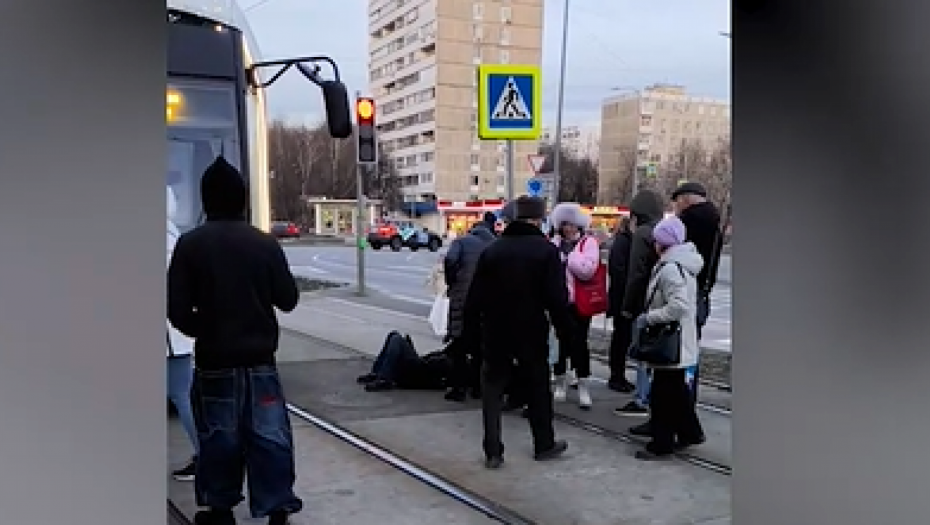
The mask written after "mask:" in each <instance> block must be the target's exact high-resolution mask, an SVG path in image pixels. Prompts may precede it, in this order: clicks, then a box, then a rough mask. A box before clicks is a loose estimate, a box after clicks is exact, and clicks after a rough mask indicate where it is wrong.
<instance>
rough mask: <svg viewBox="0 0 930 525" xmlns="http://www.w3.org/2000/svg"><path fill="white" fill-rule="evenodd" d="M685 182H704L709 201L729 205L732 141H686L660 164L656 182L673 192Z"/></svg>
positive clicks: (731, 181) (731, 177)
mask: <svg viewBox="0 0 930 525" xmlns="http://www.w3.org/2000/svg"><path fill="white" fill-rule="evenodd" d="M683 181H693V182H699V183H701V184H702V185H703V186H704V187H705V188H706V189H707V198H708V199H709V200H711V201H712V202H715V203H717V204H718V205H721V206H727V205H729V204H730V192H731V190H732V187H733V166H732V156H731V152H730V143H729V141H727V140H720V141H719V142H717V143H716V144H712V145H709V147H708V145H704V144H701V143H698V142H693V141H688V142H683V143H682V145H681V148H680V149H679V150H678V153H677V154H676V155H673V156H672V158H671V159H669V161H668V162H667V163H665V164H664V165H663V166H662V167H660V173H659V176H658V177H657V185H658V186H659V189H661V190H663V191H667V192H671V191H672V190H673V189H674V188H675V186H677V185H678V184H680V183H681V182H683Z"/></svg>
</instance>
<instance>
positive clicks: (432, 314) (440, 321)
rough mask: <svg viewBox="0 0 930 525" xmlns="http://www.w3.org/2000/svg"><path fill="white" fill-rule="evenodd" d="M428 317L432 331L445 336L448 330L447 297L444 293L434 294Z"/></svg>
mask: <svg viewBox="0 0 930 525" xmlns="http://www.w3.org/2000/svg"><path fill="white" fill-rule="evenodd" d="M428 319H429V324H430V326H432V327H433V333H435V334H436V335H437V336H439V337H445V336H446V333H448V331H449V329H448V325H449V298H448V297H446V296H445V294H440V295H437V296H436V300H435V301H433V307H432V308H431V309H430V311H429V317H428Z"/></svg>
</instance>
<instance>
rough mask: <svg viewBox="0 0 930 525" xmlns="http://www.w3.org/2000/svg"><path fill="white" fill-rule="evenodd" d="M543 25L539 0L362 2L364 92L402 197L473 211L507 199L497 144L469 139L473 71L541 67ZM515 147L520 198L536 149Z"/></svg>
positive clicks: (473, 123)
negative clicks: (374, 109)
mask: <svg viewBox="0 0 930 525" xmlns="http://www.w3.org/2000/svg"><path fill="white" fill-rule="evenodd" d="M542 25H543V0H483V1H481V0H479V1H475V2H452V1H448V0H443V1H441V2H440V1H439V0H371V1H370V2H369V37H370V38H369V52H370V65H369V66H370V67H369V70H370V76H369V90H370V93H371V96H373V97H375V100H376V103H377V106H378V112H379V126H378V129H379V132H380V139H381V141H382V143H383V144H384V148H385V151H386V152H387V153H388V154H389V155H391V157H392V158H394V159H395V162H396V165H397V169H398V173H399V176H400V177H401V180H402V192H403V194H404V196H405V199H406V200H408V201H422V202H445V203H450V202H452V203H460V204H462V206H460V207H462V208H463V209H464V208H465V203H469V202H470V203H472V205H471V206H470V207H469V209H470V210H471V211H475V209H474V208H475V206H474V205H473V203H474V202H476V201H483V200H488V201H495V200H498V199H500V198H502V197H504V196H505V195H506V193H507V188H506V186H505V183H506V173H505V166H506V158H505V151H506V150H505V145H504V143H503V142H498V141H480V140H479V139H478V136H477V109H478V93H477V90H478V87H477V86H478V82H477V74H476V70H477V65H478V64H482V63H488V64H507V63H512V64H539V63H541V60H542ZM514 149H515V150H516V152H515V159H514V166H515V179H516V188H515V192H516V193H517V194H520V193H522V190H523V188H524V187H525V181H526V180H527V179H528V178H529V177H530V176H531V175H532V174H531V172H530V169H529V166H528V163H527V161H526V157H527V155H529V154H531V153H534V152H535V151H536V149H537V144H536V143H535V142H523V141H519V142H517V143H516V146H515V148H514ZM455 207H456V206H446V208H450V209H451V208H455ZM476 213H477V212H476ZM439 222H440V224H438V225H437V227H438V228H439V229H440V230H443V231H444V230H446V229H447V228H448V226H449V225H448V224H447V223H446V222H445V221H443V220H440V221H439Z"/></svg>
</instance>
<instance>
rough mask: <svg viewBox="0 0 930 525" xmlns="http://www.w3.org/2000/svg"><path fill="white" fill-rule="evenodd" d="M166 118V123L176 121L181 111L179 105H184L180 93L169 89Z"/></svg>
mask: <svg viewBox="0 0 930 525" xmlns="http://www.w3.org/2000/svg"><path fill="white" fill-rule="evenodd" d="M166 102H167V114H166V116H167V118H168V122H171V121H172V120H174V119H176V118H177V117H178V114H179V113H180V110H181V105H182V104H183V103H184V98H183V97H182V96H181V93H179V92H177V91H175V90H172V89H169V90H168V97H167V101H166Z"/></svg>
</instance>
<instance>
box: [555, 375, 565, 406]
mask: <svg viewBox="0 0 930 525" xmlns="http://www.w3.org/2000/svg"><path fill="white" fill-rule="evenodd" d="M567 392H568V377H566V376H565V374H562V375H560V376H555V388H553V390H552V399H553V400H554V401H555V402H556V403H562V402H564V401H565V398H566V397H567Z"/></svg>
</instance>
